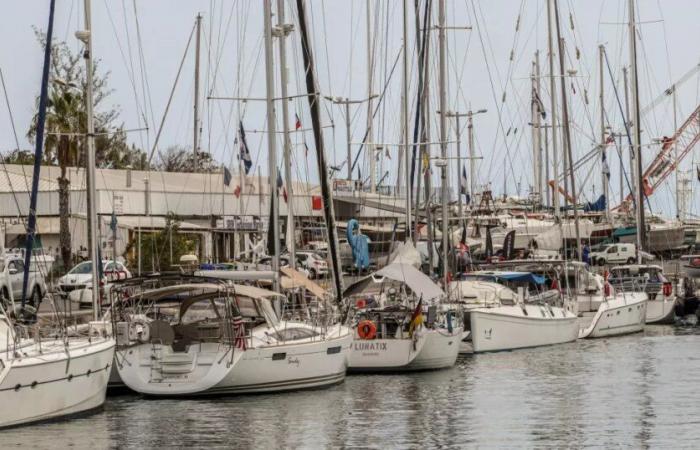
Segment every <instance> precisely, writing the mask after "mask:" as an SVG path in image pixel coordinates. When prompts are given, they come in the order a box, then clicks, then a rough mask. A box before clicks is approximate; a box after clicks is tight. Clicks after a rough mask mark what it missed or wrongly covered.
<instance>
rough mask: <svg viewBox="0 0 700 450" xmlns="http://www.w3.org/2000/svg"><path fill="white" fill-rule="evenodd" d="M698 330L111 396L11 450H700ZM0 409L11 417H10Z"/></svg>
mask: <svg viewBox="0 0 700 450" xmlns="http://www.w3.org/2000/svg"><path fill="white" fill-rule="evenodd" d="M699 350H700V331H696V330H683V329H674V328H673V327H647V330H646V332H645V333H644V334H637V335H633V336H626V337H621V338H611V339H601V340H592V341H579V342H575V343H572V344H567V345H560V346H555V347H549V348H540V349H532V350H522V351H515V352H504V353H496V354H487V355H477V356H474V357H467V358H464V359H460V360H459V361H458V364H457V366H456V367H454V368H453V369H449V370H444V371H438V372H428V373H418V374H408V375H383V376H380V375H364V376H357V375H355V376H350V377H348V378H347V379H346V381H345V383H344V384H342V385H339V386H336V387H333V388H330V389H325V390H318V391H307V392H297V393H288V394H279V395H260V396H245V397H228V398H220V399H211V400H185V401H181V400H144V399H141V398H139V397H138V396H134V395H122V396H117V397H109V398H108V401H107V404H106V406H105V408H104V411H102V412H99V413H97V414H94V415H91V416H89V417H86V418H82V419H76V420H73V421H67V422H60V423H53V424H45V425H38V426H33V427H24V428H18V429H14V430H8V431H2V432H0V448H8V447H12V446H20V445H22V444H23V443H24V444H31V446H32V447H36V448H66V447H73V448H114V447H120V448H149V447H157V448H165V447H228V448H231V447H234V446H235V447H238V448H280V447H285V448H328V447H382V448H413V447H443V448H444V447H476V446H479V447H495V446H500V447H518V448H522V447H544V446H547V447H564V446H566V447H583V446H604V447H620V446H622V447H634V448H642V447H672V448H682V447H695V448H698V447H700V381H699V378H700V377H698V375H699V374H700V351H699ZM0 407H2V405H0Z"/></svg>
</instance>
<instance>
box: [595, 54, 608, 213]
mask: <svg viewBox="0 0 700 450" xmlns="http://www.w3.org/2000/svg"><path fill="white" fill-rule="evenodd" d="M598 54H599V58H600V61H599V65H600V67H599V69H600V73H599V75H598V76H599V77H600V160H601V163H602V161H603V158H606V156H605V153H606V147H607V145H606V143H605V141H606V137H605V75H604V73H603V66H604V64H605V47H604V46H603V45H600V46H598ZM606 163H607V158H606ZM607 164H608V167H607V170H606V168H605V167H603V170H602V177H603V179H602V182H603V195H604V196H605V218H606V219H607V220H608V222H609V221H610V194H609V192H608V191H609V186H608V182H609V181H610V163H607Z"/></svg>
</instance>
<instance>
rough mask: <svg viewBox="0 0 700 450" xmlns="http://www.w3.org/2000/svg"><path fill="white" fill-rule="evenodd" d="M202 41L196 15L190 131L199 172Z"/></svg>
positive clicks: (198, 16)
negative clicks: (191, 124) (200, 55)
mask: <svg viewBox="0 0 700 450" xmlns="http://www.w3.org/2000/svg"><path fill="white" fill-rule="evenodd" d="M201 40H202V15H201V14H197V41H196V45H195V51H194V129H193V130H192V152H193V160H194V164H193V166H194V171H195V172H198V171H199V170H198V169H199V156H198V153H199V52H200V46H201Z"/></svg>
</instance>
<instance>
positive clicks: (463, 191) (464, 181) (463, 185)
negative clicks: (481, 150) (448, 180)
mask: <svg viewBox="0 0 700 450" xmlns="http://www.w3.org/2000/svg"><path fill="white" fill-rule="evenodd" d="M459 193H460V194H462V195H467V196H468V195H469V191H468V190H467V169H466V167H464V166H462V179H461V180H460V181H459Z"/></svg>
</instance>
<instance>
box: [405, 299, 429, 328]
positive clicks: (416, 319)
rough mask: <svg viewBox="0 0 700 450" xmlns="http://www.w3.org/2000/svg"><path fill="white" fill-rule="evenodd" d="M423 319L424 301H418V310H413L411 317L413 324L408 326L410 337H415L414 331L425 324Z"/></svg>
mask: <svg viewBox="0 0 700 450" xmlns="http://www.w3.org/2000/svg"><path fill="white" fill-rule="evenodd" d="M424 320H425V319H424V318H423V299H422V298H421V299H420V300H418V304H417V305H416V309H415V310H413V315H412V316H411V324H410V325H409V326H408V334H409V336H413V331H414V330H415V329H416V328H418V325H420V324H422V323H423V322H424Z"/></svg>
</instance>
